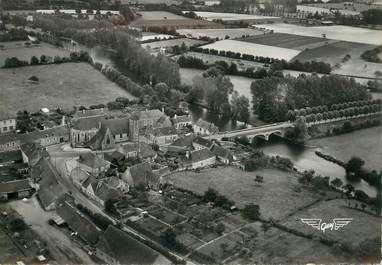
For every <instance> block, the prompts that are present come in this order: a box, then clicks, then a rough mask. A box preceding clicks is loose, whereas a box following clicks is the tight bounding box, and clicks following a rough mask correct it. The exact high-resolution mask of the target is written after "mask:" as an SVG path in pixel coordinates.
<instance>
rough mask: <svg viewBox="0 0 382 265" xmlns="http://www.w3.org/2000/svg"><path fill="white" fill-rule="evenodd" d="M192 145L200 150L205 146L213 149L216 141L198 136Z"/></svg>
mask: <svg viewBox="0 0 382 265" xmlns="http://www.w3.org/2000/svg"><path fill="white" fill-rule="evenodd" d="M192 145H193V146H194V148H195V150H200V149H203V148H207V149H211V148H212V146H213V145H214V142H213V141H210V140H208V139H205V138H203V137H200V136H196V137H195V138H194V139H193V141H192Z"/></svg>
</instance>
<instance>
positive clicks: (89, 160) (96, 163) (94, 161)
mask: <svg viewBox="0 0 382 265" xmlns="http://www.w3.org/2000/svg"><path fill="white" fill-rule="evenodd" d="M77 162H78V167H80V168H82V169H83V170H85V171H87V172H89V173H91V174H93V175H98V174H100V173H101V172H105V171H106V170H107V169H109V167H110V163H109V162H107V161H106V160H104V159H103V158H101V157H99V156H98V155H96V154H94V153H83V154H80V156H79V158H78V160H77Z"/></svg>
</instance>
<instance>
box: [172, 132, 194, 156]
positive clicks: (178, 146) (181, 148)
mask: <svg viewBox="0 0 382 265" xmlns="http://www.w3.org/2000/svg"><path fill="white" fill-rule="evenodd" d="M193 139H194V136H193V135H191V134H189V135H187V136H183V137H180V138H178V139H176V140H175V141H174V142H173V143H171V144H170V145H169V146H168V147H167V152H168V153H170V154H171V153H173V154H179V153H183V154H186V152H187V151H194V149H195V148H194V146H193Z"/></svg>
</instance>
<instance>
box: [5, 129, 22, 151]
mask: <svg viewBox="0 0 382 265" xmlns="http://www.w3.org/2000/svg"><path fill="white" fill-rule="evenodd" d="M20 145H21V142H20V139H19V138H18V137H17V134H15V133H9V134H3V135H1V137H0V152H4V151H11V150H18V149H19V148H20Z"/></svg>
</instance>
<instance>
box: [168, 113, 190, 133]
mask: <svg viewBox="0 0 382 265" xmlns="http://www.w3.org/2000/svg"><path fill="white" fill-rule="evenodd" d="M172 122H173V123H174V126H175V128H176V129H177V130H182V129H184V128H186V127H187V126H192V118H191V115H180V116H178V115H176V114H175V116H174V118H173V119H172Z"/></svg>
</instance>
